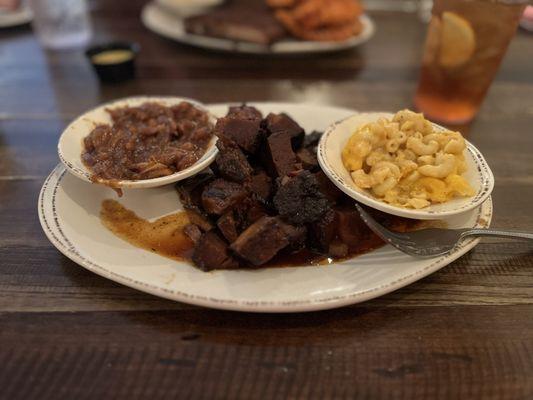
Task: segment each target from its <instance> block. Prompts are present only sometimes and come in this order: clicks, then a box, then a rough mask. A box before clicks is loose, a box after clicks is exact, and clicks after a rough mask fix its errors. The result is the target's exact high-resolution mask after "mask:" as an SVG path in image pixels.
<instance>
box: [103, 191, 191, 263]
mask: <svg viewBox="0 0 533 400" xmlns="http://www.w3.org/2000/svg"><path fill="white" fill-rule="evenodd" d="M100 220H101V221H102V223H103V225H104V226H105V227H106V228H107V229H109V230H110V231H111V232H113V233H114V234H115V235H116V236H118V237H119V238H121V239H122V240H125V241H126V242H128V243H130V244H132V245H133V246H135V247H140V248H142V249H145V250H148V251H150V252H153V253H157V254H159V255H161V256H164V257H168V258H171V259H174V260H178V261H184V260H190V259H191V256H192V248H193V243H192V241H191V240H190V239H189V238H188V237H187V236H186V235H185V234H184V233H183V227H184V226H185V225H187V224H188V223H189V219H188V217H187V214H186V213H185V212H178V213H175V214H170V215H167V216H165V217H162V218H159V219H157V220H156V221H154V222H150V221H147V220H145V219H143V218H140V217H139V216H137V214H135V213H134V212H133V211H131V210H128V209H127V208H126V207H124V206H123V205H122V204H120V203H119V202H118V201H115V200H104V201H103V202H102V208H101V209H100Z"/></svg>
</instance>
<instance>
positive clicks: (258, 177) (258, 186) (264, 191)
mask: <svg viewBox="0 0 533 400" xmlns="http://www.w3.org/2000/svg"><path fill="white" fill-rule="evenodd" d="M250 190H251V191H252V193H253V194H254V195H255V196H256V198H257V199H259V200H260V201H262V202H263V203H267V202H268V201H269V200H270V198H271V196H272V190H273V187H272V179H271V178H270V177H269V176H268V175H267V174H266V172H263V171H261V172H258V173H257V174H255V175H253V176H252V179H251V181H250Z"/></svg>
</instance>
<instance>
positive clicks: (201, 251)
mask: <svg viewBox="0 0 533 400" xmlns="http://www.w3.org/2000/svg"><path fill="white" fill-rule="evenodd" d="M192 261H193V262H194V264H195V265H196V266H197V267H198V268H201V269H203V270H204V271H211V270H213V269H235V268H239V262H238V261H237V260H236V259H235V257H233V255H232V254H231V253H230V252H229V251H228V245H227V244H226V242H225V241H224V240H223V239H222V238H221V237H220V236H219V235H218V234H217V233H216V232H215V231H209V232H206V233H204V234H203V235H202V236H201V237H200V239H199V240H198V241H197V243H196V246H195V247H194V250H193V254H192Z"/></svg>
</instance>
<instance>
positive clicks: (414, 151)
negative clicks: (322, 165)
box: [342, 110, 474, 209]
mask: <svg viewBox="0 0 533 400" xmlns="http://www.w3.org/2000/svg"><path fill="white" fill-rule="evenodd" d="M465 149H466V143H465V140H464V138H463V136H462V135H461V134H460V133H459V132H452V131H437V130H435V129H434V127H433V125H432V124H431V122H429V121H428V120H426V119H425V118H424V116H423V115H422V114H417V113H414V112H412V111H409V110H403V111H399V112H397V113H396V114H395V115H394V117H393V118H392V119H391V120H389V119H386V118H380V119H379V120H378V121H377V122H372V123H368V124H365V125H363V126H361V127H360V128H359V129H357V131H356V132H355V133H354V134H353V135H352V137H351V138H350V139H349V140H348V143H347V144H346V146H345V147H344V150H343V151H342V161H343V164H344V166H345V168H346V169H347V170H348V171H349V172H350V175H351V176H352V179H353V181H354V183H355V184H356V185H357V186H358V187H360V188H363V189H370V190H371V191H372V193H373V194H374V195H375V196H376V197H378V198H380V199H381V200H383V201H385V202H386V203H389V204H392V205H396V206H401V207H408V208H415V209H420V208H424V207H427V206H429V205H431V204H433V203H442V202H445V201H448V200H450V199H452V198H454V197H457V196H472V195H473V194H474V190H473V189H472V187H471V186H470V185H469V184H468V182H467V181H466V179H465V178H463V177H462V176H461V175H462V174H463V173H464V172H465V171H466V162H465V157H464V154H463V153H464V150H465Z"/></svg>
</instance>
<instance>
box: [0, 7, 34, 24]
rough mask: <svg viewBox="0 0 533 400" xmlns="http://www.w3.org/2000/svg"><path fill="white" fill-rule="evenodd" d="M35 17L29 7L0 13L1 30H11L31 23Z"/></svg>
mask: <svg viewBox="0 0 533 400" xmlns="http://www.w3.org/2000/svg"><path fill="white" fill-rule="evenodd" d="M32 18H33V15H32V13H31V11H30V9H29V8H28V7H20V8H19V9H18V10H16V11H3V12H0V28H11V27H13V26H19V25H24V24H27V23H29V22H31V20H32Z"/></svg>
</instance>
